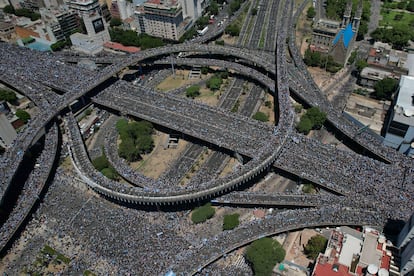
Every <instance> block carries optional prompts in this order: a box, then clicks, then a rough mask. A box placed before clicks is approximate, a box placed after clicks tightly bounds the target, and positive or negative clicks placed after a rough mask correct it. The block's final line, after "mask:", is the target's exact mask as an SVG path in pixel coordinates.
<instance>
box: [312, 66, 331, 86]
mask: <svg viewBox="0 0 414 276" xmlns="http://www.w3.org/2000/svg"><path fill="white" fill-rule="evenodd" d="M308 71H309V73H310V74H311V75H312V78H313V80H314V81H315V83H316V84H317V85H318V87H321V86H324V85H325V84H326V83H328V82H329V80H330V79H331V78H332V74H331V73H329V72H326V71H325V70H324V69H321V68H319V67H308Z"/></svg>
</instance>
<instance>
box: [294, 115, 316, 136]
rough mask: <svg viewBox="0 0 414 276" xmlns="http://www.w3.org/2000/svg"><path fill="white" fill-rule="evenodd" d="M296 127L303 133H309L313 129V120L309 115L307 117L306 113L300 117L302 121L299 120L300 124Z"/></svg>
mask: <svg viewBox="0 0 414 276" xmlns="http://www.w3.org/2000/svg"><path fill="white" fill-rule="evenodd" d="M296 129H297V130H298V131H299V132H300V133H303V134H305V135H306V134H308V133H309V131H310V130H311V129H312V122H311V120H310V119H309V118H308V117H306V116H305V115H303V116H302V117H301V118H300V121H299V123H298V125H297V126H296Z"/></svg>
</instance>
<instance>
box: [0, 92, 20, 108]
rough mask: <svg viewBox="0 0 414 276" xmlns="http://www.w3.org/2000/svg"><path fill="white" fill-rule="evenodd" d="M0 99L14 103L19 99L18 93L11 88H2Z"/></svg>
mask: <svg viewBox="0 0 414 276" xmlns="http://www.w3.org/2000/svg"><path fill="white" fill-rule="evenodd" d="M0 101H6V102H8V103H11V104H13V105H14V104H16V101H17V96H16V93H14V92H13V91H11V90H9V89H0Z"/></svg>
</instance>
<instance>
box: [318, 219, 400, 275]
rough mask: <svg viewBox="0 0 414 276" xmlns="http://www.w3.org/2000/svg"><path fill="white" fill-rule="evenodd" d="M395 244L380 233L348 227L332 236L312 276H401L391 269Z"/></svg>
mask: <svg viewBox="0 0 414 276" xmlns="http://www.w3.org/2000/svg"><path fill="white" fill-rule="evenodd" d="M391 246H392V244H391V243H389V242H387V241H386V239H385V237H384V236H383V235H381V234H380V233H379V232H378V231H377V230H375V229H372V228H365V229H364V232H359V231H356V230H353V229H351V228H349V227H343V228H336V229H335V230H333V231H332V232H331V236H330V238H329V241H328V245H327V247H326V250H325V253H324V254H319V256H318V258H317V259H316V264H315V267H314V270H313V272H312V275H314V276H330V275H332V276H347V275H349V276H355V275H356V276H363V275H370V276H371V275H372V276H373V275H378V276H389V275H399V272H398V269H397V270H396V269H395V267H394V266H392V264H391V261H392V253H391V250H390V248H388V247H391Z"/></svg>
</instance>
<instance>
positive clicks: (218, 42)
mask: <svg viewBox="0 0 414 276" xmlns="http://www.w3.org/2000/svg"><path fill="white" fill-rule="evenodd" d="M215 43H216V45H224V40H216V41H215Z"/></svg>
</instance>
